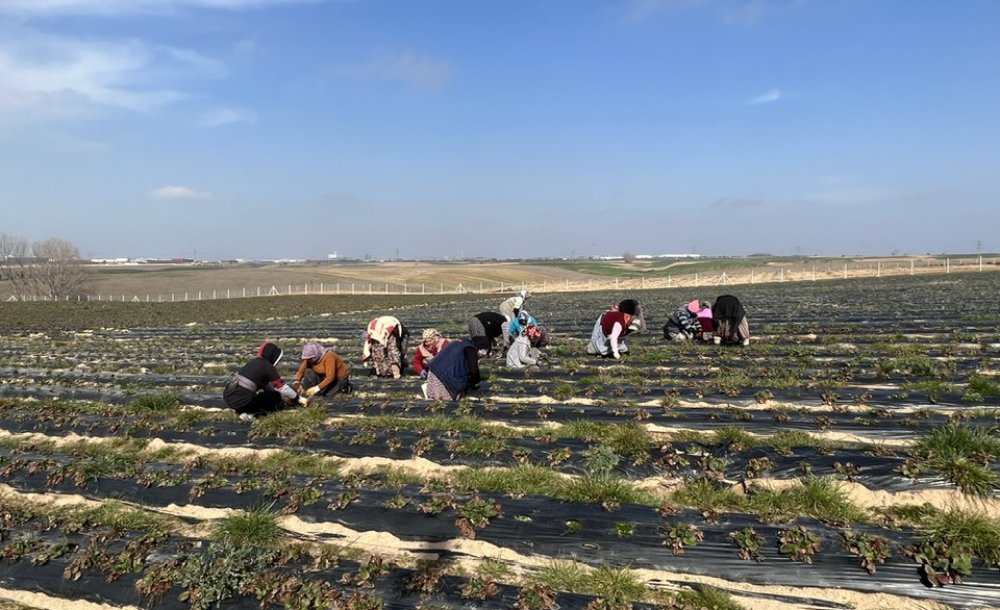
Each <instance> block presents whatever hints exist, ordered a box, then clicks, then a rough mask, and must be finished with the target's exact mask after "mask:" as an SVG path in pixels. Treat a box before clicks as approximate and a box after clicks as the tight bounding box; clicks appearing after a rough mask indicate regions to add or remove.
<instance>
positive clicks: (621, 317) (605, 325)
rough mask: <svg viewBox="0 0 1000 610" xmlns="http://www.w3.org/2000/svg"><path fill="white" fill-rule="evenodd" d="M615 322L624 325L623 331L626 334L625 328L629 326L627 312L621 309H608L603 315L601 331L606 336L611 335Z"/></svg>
mask: <svg viewBox="0 0 1000 610" xmlns="http://www.w3.org/2000/svg"><path fill="white" fill-rule="evenodd" d="M615 322H618V323H619V324H621V325H622V331H621V333H622V334H623V335H624V334H625V329H626V328H628V322H626V321H625V314H623V313H622V312H620V311H606V312H604V315H602V316H601V331H602V332H603V333H604V336H605V337H609V336H611V331H612V330H613V329H614V327H615Z"/></svg>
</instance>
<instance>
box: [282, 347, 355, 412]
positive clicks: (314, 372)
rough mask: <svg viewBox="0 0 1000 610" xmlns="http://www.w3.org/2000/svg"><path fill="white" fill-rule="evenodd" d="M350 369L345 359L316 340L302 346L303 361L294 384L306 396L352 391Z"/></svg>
mask: <svg viewBox="0 0 1000 610" xmlns="http://www.w3.org/2000/svg"><path fill="white" fill-rule="evenodd" d="M349 377H350V370H349V369H348V368H347V364H346V363H345V362H344V359H343V358H341V357H340V356H339V355H338V354H336V353H335V352H333V351H331V350H328V349H326V348H325V347H323V346H322V345H321V344H319V343H316V342H315V341H312V342H309V343H306V344H305V346H303V347H302V363H301V364H299V370H298V371H297V372H296V373H295V381H294V382H293V383H292V386H293V387H294V388H295V389H297V390H299V391H300V392H302V394H303V395H304V396H305V397H306V398H311V397H313V396H316V395H319V396H332V395H333V394H347V393H348V392H350V391H351V389H352V388H351V381H350V379H349Z"/></svg>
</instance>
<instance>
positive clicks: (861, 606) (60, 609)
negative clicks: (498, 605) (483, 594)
mask: <svg viewBox="0 0 1000 610" xmlns="http://www.w3.org/2000/svg"><path fill="white" fill-rule="evenodd" d="M3 487H6V486H0V491H3V492H4V493H7V491H6V490H4V489H3ZM14 495H17V496H20V497H26V498H30V499H32V500H34V501H38V502H44V503H61V504H63V505H67V504H85V503H91V501H89V500H86V499H85V498H82V497H80V496H59V495H58V494H18V493H16V492H14ZM161 512H164V513H167V514H171V515H175V516H180V517H186V518H194V519H201V520H214V519H219V518H222V517H225V516H228V515H229V514H231V513H232V512H233V511H232V510H230V509H203V508H198V507H193V506H176V505H171V506H169V507H167V508H166V509H164V510H163V511H161ZM279 525H280V526H281V527H282V528H283V529H285V530H287V531H289V532H291V533H293V534H295V535H297V536H298V537H300V538H313V539H316V540H329V538H330V537H335V538H339V539H342V543H343V544H345V545H348V546H350V547H353V548H359V549H364V550H365V551H367V552H373V553H375V554H379V555H383V556H386V557H392V558H398V559H402V560H408V559H419V558H434V557H437V556H439V555H440V554H441V553H444V552H447V553H449V554H453V553H454V554H459V555H464V556H465V558H466V562H465V565H466V567H467V568H471V569H474V568H473V566H474V565H475V562H476V561H481V560H485V559H490V560H496V561H501V562H505V563H508V564H511V565H512V566H514V567H516V568H517V569H516V570H515V573H524V571H525V570H528V571H530V570H531V569H539V568H544V567H546V566H548V565H550V564H551V562H552V559H551V558H549V557H542V556H535V555H524V554H521V553H518V552H516V551H513V550H511V549H507V548H504V547H500V546H497V545H494V544H491V543H488V542H483V541H479V540H468V539H464V538H456V539H452V540H446V541H440V542H434V543H429V542H416V541H405V540H401V539H400V538H398V537H396V536H394V535H392V534H390V533H388V532H378V531H357V530H353V529H351V528H348V527H345V526H343V525H341V524H338V523H330V522H326V523H311V522H306V521H303V520H301V519H299V518H298V517H297V516H295V515H286V516H283V517H281V518H280V519H279ZM632 572H633V574H635V575H636V576H637V577H638V578H640V579H641V580H642V581H643V582H645V583H646V584H647V585H648V586H650V587H652V588H654V589H659V590H667V591H669V590H678V589H679V588H680V587H681V586H685V585H687V586H690V585H698V584H702V585H710V586H713V587H717V588H720V589H723V590H726V591H728V592H730V593H731V594H733V595H734V596H735V597H736V599H737V601H738V602H740V603H742V604H743V605H744V606H745V607H747V608H753V609H754V610H791V609H792V608H796V607H797V606H796V605H795V604H790V603H787V602H781V601H772V600H766V599H760V598H757V597H751V596H741V595H740V592H743V593H752V594H759V595H776V596H784V597H790V598H798V599H801V600H803V602H804V603H806V602H808V601H810V600H821V601H825V602H830V603H836V604H840V605H843V606H845V607H849V608H855V609H857V610H884V609H885V608H907V609H915V610H945V609H946V606H943V605H941V604H938V603H936V602H930V601H925V600H916V599H912V598H908V597H903V596H898V595H890V594H884V593H859V592H856V591H850V590H846V589H830V588H816V587H785V586H774V585H771V586H765V585H752V584H748V583H741V582H732V581H727V580H724V579H721V578H715V577H708V576H701V575H694V574H684V573H679V572H671V571H667V570H647V569H637V570H633V571H632ZM22 593H23V592H19V591H12V590H2V589H0V598H7V599H11V600H13V601H16V602H18V603H23V604H28V605H35V606H38V607H43V608H53V609H55V610H99V609H100V610H106V609H110V608H116V607H114V606H107V605H100V604H89V602H78V601H63V600H58V599H54V598H53V599H48V598H46V597H45V596H42V597H33V594H23V595H22ZM53 604H54V605H53ZM81 604H83V605H81ZM122 610H133V609H132V607H127V608H123V609H122ZM135 610H138V609H135Z"/></svg>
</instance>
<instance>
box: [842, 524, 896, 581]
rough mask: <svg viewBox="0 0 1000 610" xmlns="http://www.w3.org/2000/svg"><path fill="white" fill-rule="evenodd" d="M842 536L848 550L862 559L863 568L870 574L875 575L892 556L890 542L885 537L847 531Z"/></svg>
mask: <svg viewBox="0 0 1000 610" xmlns="http://www.w3.org/2000/svg"><path fill="white" fill-rule="evenodd" d="M842 535H843V538H844V544H845V545H846V546H847V550H848V551H850V552H852V553H854V554H855V555H857V556H858V557H859V558H860V559H861V567H862V568H864V569H865V570H867V571H868V573H869V574H874V573H875V570H876V569H877V568H878V566H880V565H882V564H883V563H885V560H886V559H888V558H889V557H891V556H892V547H891V545H890V544H889V540H888V539H887V538H885V537H883V536H876V535H873V534H869V533H868V532H854V531H846V532H844V533H843V534H842Z"/></svg>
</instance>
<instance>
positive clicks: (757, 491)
mask: <svg viewBox="0 0 1000 610" xmlns="http://www.w3.org/2000/svg"><path fill="white" fill-rule="evenodd" d="M751 489H752V491H751V494H750V496H749V502H748V508H749V509H750V511H752V512H754V513H756V514H758V515H759V516H760V518H761V520H763V521H766V522H782V521H791V520H793V519H795V518H796V517H799V516H805V517H812V518H814V519H818V520H819V521H823V522H824V523H829V524H832V525H847V524H850V523H857V522H868V521H870V520H871V519H870V518H869V516H868V514H867V513H866V512H865V511H863V510H861V509H860V508H858V507H857V506H855V505H854V504H853V503H852V502H851V501H850V500H849V499H848V498H847V495H846V494H845V493H844V492H843V491H841V490H840V488H839V487H838V486H837V484H836V482H835V481H834V480H833V479H829V478H819V477H809V478H807V479H804V480H803V481H801V483H800V484H799V485H796V486H794V487H790V488H788V489H784V490H781V491H773V490H770V489H766V488H762V487H759V486H755V487H752V488H751Z"/></svg>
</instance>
